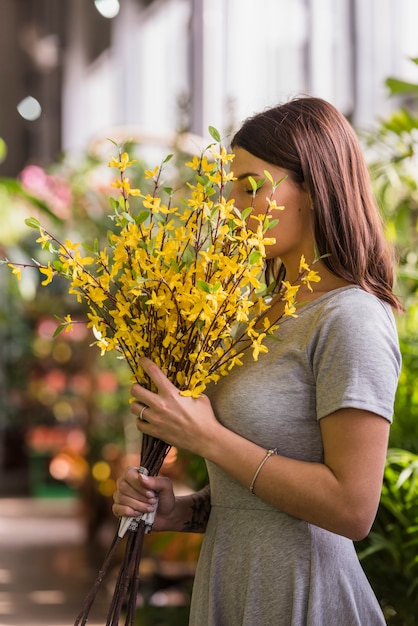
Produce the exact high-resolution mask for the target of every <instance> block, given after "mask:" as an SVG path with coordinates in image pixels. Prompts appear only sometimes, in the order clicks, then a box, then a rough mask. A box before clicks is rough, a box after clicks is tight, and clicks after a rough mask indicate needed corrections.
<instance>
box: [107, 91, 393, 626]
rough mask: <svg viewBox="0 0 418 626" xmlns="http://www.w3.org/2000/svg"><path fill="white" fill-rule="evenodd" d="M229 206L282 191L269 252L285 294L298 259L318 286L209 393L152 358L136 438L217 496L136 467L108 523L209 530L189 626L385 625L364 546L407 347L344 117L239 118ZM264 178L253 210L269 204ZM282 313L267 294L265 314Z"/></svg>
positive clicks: (302, 105)
mask: <svg viewBox="0 0 418 626" xmlns="http://www.w3.org/2000/svg"><path fill="white" fill-rule="evenodd" d="M232 147H233V151H234V154H235V159H234V164H233V170H234V175H235V177H236V179H235V182H234V184H233V189H232V192H231V197H233V198H235V202H236V205H237V206H238V207H240V208H245V207H247V206H249V205H250V204H251V195H252V193H253V190H252V186H251V184H250V182H249V180H248V177H249V176H252V177H253V178H254V179H255V180H256V181H261V179H264V178H265V176H264V171H265V170H268V171H269V172H270V173H271V175H272V177H273V179H274V180H275V181H276V180H280V179H281V178H283V177H285V179H284V181H283V182H282V183H280V184H279V185H278V187H277V188H276V189H275V190H274V199H275V200H276V203H277V205H284V207H285V208H284V210H283V211H282V212H281V213H280V215H279V217H280V222H279V224H278V226H276V227H275V229H274V232H272V236H274V237H275V239H276V243H275V244H274V245H272V246H269V248H268V261H267V271H268V272H269V273H270V274H275V275H276V276H277V278H278V284H279V285H280V283H281V281H282V280H283V279H284V278H286V280H288V281H290V282H292V283H298V280H299V278H300V277H299V263H300V259H301V255H302V254H303V255H304V256H305V258H306V260H307V261H308V262H309V263H312V262H313V261H314V260H315V259H316V258H318V257H320V260H319V261H317V263H316V264H315V269H316V270H317V271H318V273H319V275H320V277H321V280H320V282H318V283H314V284H312V285H311V287H312V291H310V290H309V289H308V287H307V286H306V285H304V284H301V285H300V289H299V291H298V294H297V300H298V305H299V306H298V315H297V317H295V318H293V317H286V318H283V319H282V320H281V322H280V328H279V330H278V331H277V333H278V336H279V338H280V341H277V342H273V341H271V342H270V343H269V344H268V347H269V352H268V354H265V355H263V356H262V358H260V359H259V360H258V361H257V362H255V361H252V359H251V356H250V357H249V358H247V359H245V363H244V365H243V366H241V367H236V368H234V369H233V370H232V371H231V373H230V375H229V376H227V377H225V378H222V380H221V381H220V382H219V383H218V384H217V385H215V386H213V387H212V388H211V389H210V400H209V397H207V396H202V397H200V398H198V399H193V398H185V397H182V396H180V395H179V393H178V391H177V389H176V388H175V387H174V386H173V385H172V384H171V383H170V382H169V381H168V380H167V379H166V377H165V376H164V375H163V373H162V372H161V371H160V370H159V369H158V368H157V366H156V365H155V364H153V363H151V362H150V361H149V360H147V359H144V360H143V363H142V365H143V367H144V369H145V371H146V372H147V373H148V374H149V376H150V377H151V379H152V380H153V381H154V383H155V384H156V387H157V389H158V393H157V394H154V393H152V392H150V391H148V390H146V389H144V388H142V387H141V386H140V385H134V386H133V388H132V393H133V395H134V397H135V399H136V401H135V402H134V403H133V404H132V405H131V410H132V413H133V414H134V415H136V416H137V426H138V429H139V430H141V431H143V432H145V433H149V434H151V435H154V436H156V437H159V438H161V439H163V440H165V441H167V442H169V443H170V444H172V445H174V446H176V447H178V448H183V449H186V450H189V451H191V452H193V453H196V454H198V455H201V456H202V457H204V458H205V459H206V462H207V466H208V472H209V479H210V488H209V487H207V488H206V489H203V490H202V491H201V492H199V493H197V494H193V495H190V496H184V497H175V496H174V495H173V490H172V486H171V483H170V481H169V480H168V479H167V478H163V477H157V478H151V477H148V478H146V477H144V476H140V475H138V474H137V472H136V471H135V470H134V469H132V468H130V469H128V470H127V471H126V472H125V474H124V476H123V477H122V478H121V479H120V480H119V483H118V490H117V492H116V493H115V496H114V506H113V511H114V513H115V515H118V516H121V515H125V516H133V515H138V514H140V513H142V512H146V511H149V512H151V511H153V510H154V509H155V507H156V505H157V495H158V498H159V503H158V509H157V514H156V518H155V524H154V530H178V531H196V532H205V538H204V542H203V547H202V551H201V555H200V559H199V563H198V567H197V572H196V577H195V584H194V590H193V598H192V603H191V614H190V624H192V625H193V626H244V625H245V626H254V625H255V624H257V626H267V624H268V625H270V624H278V625H279V626H280V625H283V626H288V625H292V626H305V625H309V626H324V625H325V624H337V623H341V624H343V625H344V626H355V625H358V626H366V625H367V626H377V625H382V624H384V623H385V621H384V618H383V615H382V612H381V610H380V607H379V604H378V602H377V600H376V598H375V596H374V594H373V592H372V590H371V588H370V586H369V583H368V581H367V580H366V578H365V575H364V573H363V571H362V569H361V567H360V564H359V562H358V559H357V556H356V553H355V550H354V546H353V540H354V541H355V540H359V539H362V538H363V537H365V536H366V535H367V533H368V532H369V530H370V527H371V525H372V523H373V520H374V517H375V514H376V510H377V506H378V502H379V497H380V490H381V484H382V477H383V471H384V464H385V456H386V450H387V443H388V435H389V425H390V421H391V419H392V413H393V399H394V394H395V390H396V385H397V380H398V374H399V368H400V354H399V347H398V341H397V333H396V328H395V322H394V318H393V313H392V309H395V310H398V311H399V310H401V308H402V307H401V305H400V303H399V301H398V300H397V298H396V297H395V295H394V294H393V291H392V285H393V259H392V253H391V251H390V249H389V248H388V246H387V244H386V241H385V239H384V235H383V231H382V224H381V220H380V217H379V213H378V210H377V208H376V205H375V203H374V200H373V197H372V192H371V189H370V183H369V179H368V173H367V168H366V165H365V162H364V159H363V156H362V154H361V150H360V147H359V144H358V141H357V138H356V135H355V133H354V132H353V130H352V128H351V127H350V125H349V124H348V123H347V121H346V120H345V118H344V117H343V116H342V115H341V114H340V113H339V112H338V111H337V110H336V109H335V108H334V107H332V106H331V105H330V104H328V103H327V102H325V101H323V100H320V99H317V98H311V97H307V98H299V99H296V100H293V101H291V102H288V103H286V104H283V105H281V106H277V107H275V108H272V109H270V110H267V111H265V112H262V113H260V114H258V115H255V116H254V117H252V118H250V119H248V120H246V121H245V122H244V124H243V126H242V128H241V129H240V130H239V131H238V132H237V134H236V135H235V137H234V139H233V142H232ZM271 191H272V189H271V184H270V183H269V182H268V180H267V179H266V180H265V182H263V183H262V184H261V187H260V189H259V190H258V192H257V194H256V197H255V199H254V201H253V212H262V211H264V210H265V208H266V197H267V196H269V195H270V193H271ZM282 306H283V303H282V302H281V301H280V298H279V297H278V296H277V297H276V298H274V299H273V300H272V304H271V308H270V310H269V312H268V315H269V317H270V318H271V319H272V320H274V319H277V317H278V316H279V315H280V313H281V308H282Z"/></svg>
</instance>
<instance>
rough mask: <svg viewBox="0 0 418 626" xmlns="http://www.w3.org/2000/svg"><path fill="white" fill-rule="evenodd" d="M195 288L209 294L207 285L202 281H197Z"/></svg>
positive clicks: (209, 289) (209, 290)
mask: <svg viewBox="0 0 418 626" xmlns="http://www.w3.org/2000/svg"><path fill="white" fill-rule="evenodd" d="M196 284H197V286H198V287H199V289H201V290H202V291H204V292H205V293H211V288H210V285H209V283H207V282H206V281H204V280H198V281H197V283H196Z"/></svg>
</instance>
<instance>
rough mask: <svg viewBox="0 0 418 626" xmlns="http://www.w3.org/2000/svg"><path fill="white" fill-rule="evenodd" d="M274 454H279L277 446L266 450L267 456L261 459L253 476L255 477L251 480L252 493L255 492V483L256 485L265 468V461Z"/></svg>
mask: <svg viewBox="0 0 418 626" xmlns="http://www.w3.org/2000/svg"><path fill="white" fill-rule="evenodd" d="M273 454H277V448H274V450H267V451H266V456H265V457H264V459H263V460H262V461H261V463H260V465H259V466H258V467H257V469H256V470H255V474H254V476H253V479H252V481H251V485H250V491H251V493H254V485H255V481H256V480H257V477H258V475H259V473H260V472H261V470H262V469H263V465H264V463H265V462H266V461H267V459H269V458H270V457H271V456H272V455H273Z"/></svg>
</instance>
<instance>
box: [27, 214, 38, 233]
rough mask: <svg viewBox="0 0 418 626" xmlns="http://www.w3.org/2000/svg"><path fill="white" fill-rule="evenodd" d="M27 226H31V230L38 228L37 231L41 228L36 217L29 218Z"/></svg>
mask: <svg viewBox="0 0 418 626" xmlns="http://www.w3.org/2000/svg"><path fill="white" fill-rule="evenodd" d="M25 224H26V226H29V228H36V230H39V229H40V228H41V225H40V223H39V221H38V220H37V219H36V218H35V217H28V218H27V219H26V220H25Z"/></svg>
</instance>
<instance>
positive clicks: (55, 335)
mask: <svg viewBox="0 0 418 626" xmlns="http://www.w3.org/2000/svg"><path fill="white" fill-rule="evenodd" d="M66 326H67V324H60V325H59V326H57V327H56V329H55V331H54V334H53V335H52V336H53V337H54V338H55V337H57V336H58V335H59V334H60V333H62V331H63V330H64V328H65V327H66Z"/></svg>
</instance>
